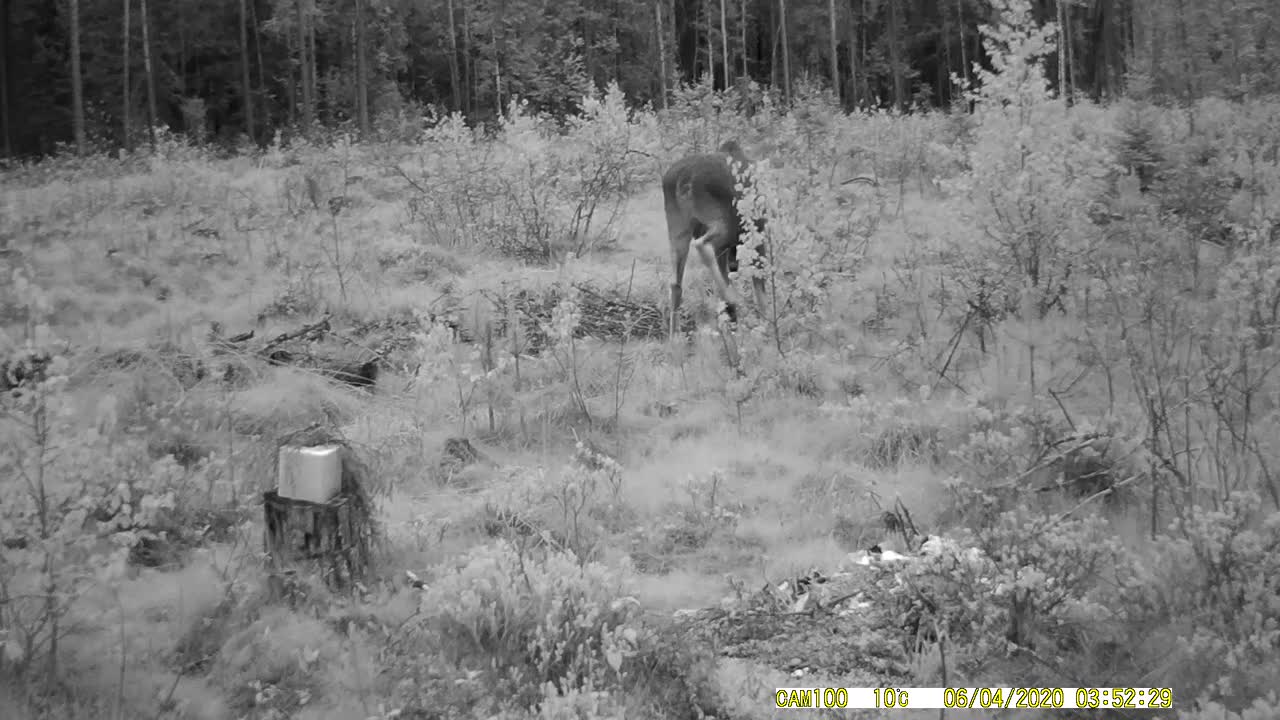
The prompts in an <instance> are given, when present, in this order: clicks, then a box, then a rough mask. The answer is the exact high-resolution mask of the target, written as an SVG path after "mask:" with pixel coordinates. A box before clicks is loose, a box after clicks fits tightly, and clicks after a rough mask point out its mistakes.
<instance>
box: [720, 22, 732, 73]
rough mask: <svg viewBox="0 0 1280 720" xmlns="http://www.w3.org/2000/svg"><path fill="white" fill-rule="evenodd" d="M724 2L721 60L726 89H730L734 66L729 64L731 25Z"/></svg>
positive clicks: (721, 28)
mask: <svg viewBox="0 0 1280 720" xmlns="http://www.w3.org/2000/svg"><path fill="white" fill-rule="evenodd" d="M724 3H725V0H720V62H721V63H722V64H723V65H724V89H725V90H728V89H729V74H730V73H731V71H732V68H731V66H730V65H729V26H728V24H727V23H726V22H725V17H724V15H725V12H724Z"/></svg>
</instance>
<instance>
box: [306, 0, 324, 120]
mask: <svg viewBox="0 0 1280 720" xmlns="http://www.w3.org/2000/svg"><path fill="white" fill-rule="evenodd" d="M307 10H308V11H309V12H308V13H307V64H308V66H309V67H308V68H307V81H308V82H309V83H310V84H311V117H312V118H316V117H317V116H318V114H319V112H320V106H321V103H320V81H319V77H320V59H319V57H318V56H317V54H316V18H315V13H316V3H315V0H309V2H308V3H307Z"/></svg>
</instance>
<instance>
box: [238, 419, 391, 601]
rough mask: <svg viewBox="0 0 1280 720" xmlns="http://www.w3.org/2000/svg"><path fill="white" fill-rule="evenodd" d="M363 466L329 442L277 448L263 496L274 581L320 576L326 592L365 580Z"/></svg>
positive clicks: (367, 538) (368, 531)
mask: <svg viewBox="0 0 1280 720" xmlns="http://www.w3.org/2000/svg"><path fill="white" fill-rule="evenodd" d="M362 468H363V466H362V465H361V464H360V463H359V462H358V461H356V460H355V459H354V458H353V456H352V455H351V451H350V449H349V448H347V447H346V446H344V445H338V444H334V443H332V442H330V443H328V444H324V445H317V446H298V445H289V444H286V445H282V446H281V447H280V448H279V451H278V464H277V471H278V475H277V478H276V488H275V489H273V490H268V491H267V492H264V493H263V495H262V504H263V513H264V516H265V520H266V532H265V534H264V537H263V545H264V549H265V550H266V553H267V557H268V563H269V568H270V572H271V574H272V576H273V578H276V579H279V578H288V577H290V576H295V577H296V576H297V575H299V574H300V573H308V572H318V573H319V574H320V576H321V577H322V578H323V579H324V582H325V584H326V585H328V586H329V587H330V588H332V589H334V590H344V589H349V588H351V587H352V586H353V585H354V584H355V583H357V582H359V581H360V579H361V578H363V577H364V576H365V574H366V572H367V570H368V566H369V565H370V563H371V561H372V559H371V546H372V537H373V520H372V518H371V505H370V503H369V501H368V500H367V499H366V496H365V494H364V491H363V489H362V486H361V479H360V477H359V475H360V470H361V469H362ZM288 594H292V592H290V593H288Z"/></svg>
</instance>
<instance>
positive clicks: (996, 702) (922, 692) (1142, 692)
mask: <svg viewBox="0 0 1280 720" xmlns="http://www.w3.org/2000/svg"><path fill="white" fill-rule="evenodd" d="M774 700H775V702H776V703H777V707H779V708H795V709H797V710H800V709H821V708H851V709H855V710H858V709H863V710H865V709H876V708H904V709H907V708H910V709H919V710H938V709H944V708H947V709H949V708H978V709H991V708H1015V709H1016V708H1035V709H1059V708H1061V709H1069V708H1070V709H1075V708H1085V709H1098V708H1107V709H1114V708H1127V709H1134V710H1138V709H1143V708H1162V709H1168V708H1172V707H1173V690H1172V689H1170V688H1140V687H1115V688H1070V687H1039V688H1036V687H956V688H951V687H948V688H939V687H933V688H912V687H899V688H895V687H878V688H869V687H850V688H840V687H807V688H802V687H795V688H777V690H776V692H775V693H774Z"/></svg>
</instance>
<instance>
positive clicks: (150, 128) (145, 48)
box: [139, 0, 157, 150]
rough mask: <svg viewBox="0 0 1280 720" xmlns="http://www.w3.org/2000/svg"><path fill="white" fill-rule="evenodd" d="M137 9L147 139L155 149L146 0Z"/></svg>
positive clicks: (149, 38) (154, 79) (154, 121)
mask: <svg viewBox="0 0 1280 720" xmlns="http://www.w3.org/2000/svg"><path fill="white" fill-rule="evenodd" d="M141 3H142V5H141V6H140V7H139V10H140V11H141V12H142V70H143V72H145V73H146V75H147V139H148V140H149V141H150V143H151V149H152V150H155V149H156V122H157V119H156V118H157V115H156V74H155V70H154V69H153V68H152V66H151V15H150V13H149V12H148V11H147V0H141Z"/></svg>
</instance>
